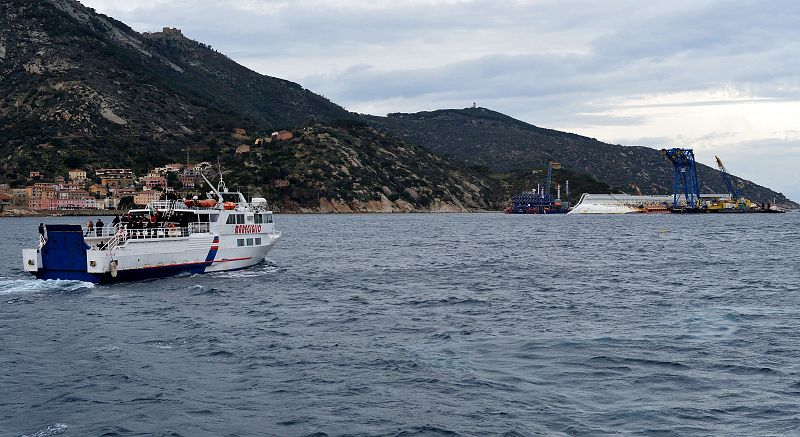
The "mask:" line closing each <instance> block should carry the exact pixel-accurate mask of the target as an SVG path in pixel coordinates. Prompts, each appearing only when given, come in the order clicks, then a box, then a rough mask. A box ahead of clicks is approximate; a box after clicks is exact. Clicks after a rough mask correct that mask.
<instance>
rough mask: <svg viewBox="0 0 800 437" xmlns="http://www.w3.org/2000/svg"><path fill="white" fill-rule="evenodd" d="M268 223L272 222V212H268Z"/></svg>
mask: <svg viewBox="0 0 800 437" xmlns="http://www.w3.org/2000/svg"><path fill="white" fill-rule="evenodd" d="M267 223H272V214H267Z"/></svg>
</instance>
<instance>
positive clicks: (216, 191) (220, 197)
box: [200, 172, 222, 202]
mask: <svg viewBox="0 0 800 437" xmlns="http://www.w3.org/2000/svg"><path fill="white" fill-rule="evenodd" d="M200 176H202V177H203V180H204V181H206V183H207V184H208V186H209V187H211V189H212V190H213V191H214V194H216V195H217V198H218V199H219V201H220V202H222V194H219V190H218V189H216V188H214V184H212V183H211V181H209V180H208V178H207V177H206V175H205V174H203V173H202V172H201V173H200Z"/></svg>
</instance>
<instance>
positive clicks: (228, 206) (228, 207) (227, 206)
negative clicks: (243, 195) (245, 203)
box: [222, 202, 236, 211]
mask: <svg viewBox="0 0 800 437" xmlns="http://www.w3.org/2000/svg"><path fill="white" fill-rule="evenodd" d="M222 206H223V207H224V208H225V209H226V210H228V211H230V210H232V209H236V204H235V203H234V202H225V203H223V204H222Z"/></svg>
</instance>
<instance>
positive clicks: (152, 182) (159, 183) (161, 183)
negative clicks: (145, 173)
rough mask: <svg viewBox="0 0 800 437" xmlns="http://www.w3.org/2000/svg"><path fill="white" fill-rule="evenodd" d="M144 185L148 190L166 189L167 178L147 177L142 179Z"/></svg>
mask: <svg viewBox="0 0 800 437" xmlns="http://www.w3.org/2000/svg"><path fill="white" fill-rule="evenodd" d="M142 183H143V184H144V186H145V187H147V188H154V187H166V186H167V178H165V177H164V176H156V177H152V176H151V177H145V178H143V179H142Z"/></svg>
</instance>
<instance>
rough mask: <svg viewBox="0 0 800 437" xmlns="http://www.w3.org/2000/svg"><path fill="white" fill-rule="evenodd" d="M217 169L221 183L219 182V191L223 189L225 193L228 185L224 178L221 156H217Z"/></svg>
mask: <svg viewBox="0 0 800 437" xmlns="http://www.w3.org/2000/svg"><path fill="white" fill-rule="evenodd" d="M217 171H219V184H217V192H219V191H222V192H223V193H227V192H228V187H227V186H226V185H225V181H224V180H222V165H221V164H220V163H219V156H217ZM220 197H221V196H220Z"/></svg>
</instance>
